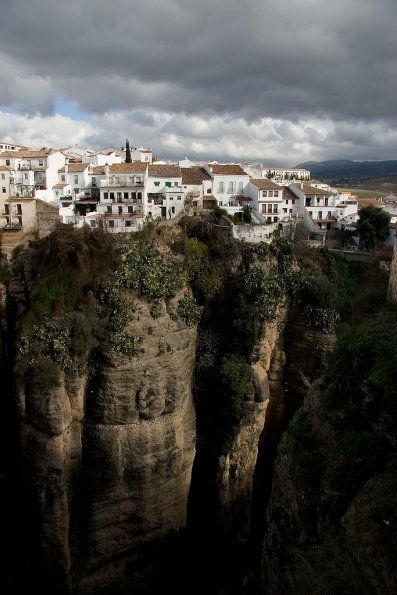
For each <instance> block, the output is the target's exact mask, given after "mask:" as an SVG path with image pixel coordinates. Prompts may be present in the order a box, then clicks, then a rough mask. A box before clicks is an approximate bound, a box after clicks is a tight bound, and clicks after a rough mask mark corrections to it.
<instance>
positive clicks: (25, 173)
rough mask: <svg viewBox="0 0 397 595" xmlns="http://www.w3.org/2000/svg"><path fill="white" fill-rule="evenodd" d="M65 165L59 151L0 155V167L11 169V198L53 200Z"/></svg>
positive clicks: (20, 152) (63, 157)
mask: <svg viewBox="0 0 397 595" xmlns="http://www.w3.org/2000/svg"><path fill="white" fill-rule="evenodd" d="M64 163H65V156H64V155H63V154H62V153H60V152H59V151H48V150H44V149H43V150H41V151H16V152H12V153H11V152H7V151H5V152H4V153H0V166H6V167H9V168H10V172H11V173H10V191H9V193H10V196H16V197H21V196H26V197H32V196H35V197H36V198H40V199H42V200H45V201H47V202H51V201H52V200H53V198H54V197H53V186H54V185H55V184H56V183H57V182H58V170H59V168H60V167H62V165H64Z"/></svg>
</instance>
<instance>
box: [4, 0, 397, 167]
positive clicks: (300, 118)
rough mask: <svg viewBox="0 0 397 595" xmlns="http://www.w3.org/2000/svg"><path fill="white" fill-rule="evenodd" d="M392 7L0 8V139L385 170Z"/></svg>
mask: <svg viewBox="0 0 397 595" xmlns="http://www.w3.org/2000/svg"><path fill="white" fill-rule="evenodd" d="M396 97H397V2H396V0H277V1H274V0H272V1H269V0H106V1H105V0H67V1H66V0H62V1H61V0H0V139H1V140H12V141H14V142H16V143H21V144H28V145H32V146H34V147H42V146H46V147H53V148H54V147H59V146H70V145H72V146H73V145H83V146H90V147H94V148H98V149H99V148H103V147H106V146H108V145H115V146H121V145H123V144H124V143H125V139H126V138H128V139H129V140H130V144H131V145H135V146H141V145H142V146H150V147H152V148H153V152H154V154H155V155H156V156H157V157H159V158H165V159H182V158H184V157H185V156H188V157H189V158H191V159H192V160H205V159H215V160H226V161H251V160H255V161H261V162H263V163H266V164H268V165H274V166H277V165H285V166H288V165H291V166H292V165H294V164H297V163H300V162H303V161H307V160H319V161H321V160H325V159H355V160H364V159H395V158H397V154H396V147H397V103H396Z"/></svg>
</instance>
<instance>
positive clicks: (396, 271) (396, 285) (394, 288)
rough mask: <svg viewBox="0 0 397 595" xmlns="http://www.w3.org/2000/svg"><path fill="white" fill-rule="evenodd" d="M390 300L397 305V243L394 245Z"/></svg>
mask: <svg viewBox="0 0 397 595" xmlns="http://www.w3.org/2000/svg"><path fill="white" fill-rule="evenodd" d="M389 300H390V301H391V302H392V303H393V304H397V242H396V243H395V244H394V252H393V259H392V261H391V265H390V280H389Z"/></svg>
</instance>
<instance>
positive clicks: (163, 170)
mask: <svg viewBox="0 0 397 595" xmlns="http://www.w3.org/2000/svg"><path fill="white" fill-rule="evenodd" d="M149 176H150V177H151V178H181V177H182V170H181V168H180V167H179V165H168V164H156V163H153V164H150V165H149Z"/></svg>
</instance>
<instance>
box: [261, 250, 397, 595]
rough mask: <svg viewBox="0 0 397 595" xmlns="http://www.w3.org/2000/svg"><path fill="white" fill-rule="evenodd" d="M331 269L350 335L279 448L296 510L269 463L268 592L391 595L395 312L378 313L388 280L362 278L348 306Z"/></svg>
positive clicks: (396, 564)
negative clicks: (271, 479) (271, 474)
mask: <svg viewBox="0 0 397 595" xmlns="http://www.w3.org/2000/svg"><path fill="white" fill-rule="evenodd" d="M333 266H335V263H333ZM336 266H337V273H338V275H340V276H341V277H342V283H340V285H339V287H340V294H339V298H338V299H339V301H340V303H341V312H347V311H348V310H349V309H350V316H349V319H348V322H349V325H348V327H346V328H347V330H346V328H345V332H343V333H342V334H341V336H340V338H339V341H338V345H337V348H336V351H335V353H334V355H333V356H332V359H331V361H330V364H329V367H328V370H327V372H326V375H325V377H324V378H323V380H322V381H321V383H319V384H318V385H317V386H316V387H314V388H313V389H312V392H311V394H309V396H308V398H307V400H306V402H305V403H304V405H303V407H302V409H301V410H300V411H298V413H297V414H296V416H295V418H294V420H293V422H292V424H291V426H290V429H289V431H288V433H287V435H286V436H285V438H284V440H283V443H282V446H281V453H280V456H282V457H283V460H284V461H288V463H287V465H288V469H289V471H288V469H287V468H286V469H285V472H286V473H291V483H292V485H291V486H290V491H289V493H290V494H291V493H294V494H295V497H296V502H294V503H292V502H291V501H289V500H288V497H286V496H281V498H280V497H279V495H277V494H278V493H279V490H280V489H281V490H282V489H283V488H282V486H281V485H279V482H280V478H281V474H282V473H283V472H282V471H281V467H280V465H281V459H280V460H279V461H276V479H275V485H274V490H273V501H272V502H271V506H270V511H269V517H268V522H269V527H270V528H272V527H273V526H274V525H273V523H274V522H275V516H277V519H278V521H277V522H278V524H279V529H276V528H275V527H274V529H273V528H272V529H271V532H270V533H269V535H268V538H267V554H268V556H269V562H268V564H270V565H272V569H273V570H270V576H271V577H272V578H271V579H270V589H271V590H272V589H275V590H277V589H280V588H281V585H283V588H288V589H289V590H290V591H291V592H294V593H295V592H296V593H313V594H318V595H320V594H323V593H330V594H335V595H336V593H341V592H347V593H357V594H358V593H363V592H366V593H379V592H384V593H390V594H391V593H395V592H396V589H397V576H396V572H395V570H396V568H397V558H396V551H397V547H396V546H397V541H396V533H395V530H394V528H395V523H396V519H397V498H396V477H397V467H396V455H397V452H396V430H395V419H396V416H397V405H396V404H397V312H396V310H395V309H393V308H392V307H391V306H387V305H386V303H385V296H386V280H387V277H386V275H384V274H382V272H381V271H380V270H379V269H378V270H376V271H375V270H372V271H371V270H366V271H365V272H364V271H361V277H362V278H364V279H367V281H368V279H372V282H373V285H371V286H368V285H367V284H363V285H360V283H359V279H358V278H356V279H355V280H354V282H352V286H354V288H355V290H357V288H358V290H357V291H356V295H355V296H353V295H352V294H351V288H349V287H348V284H347V280H346V279H345V272H346V271H345V266H346V265H345V263H343V262H340V261H337V262H336ZM374 281H376V282H375V283H374ZM380 296H382V297H381V298H380ZM371 297H372V299H371ZM349 298H350V304H349ZM291 490H292V492H291ZM277 500H278V502H277ZM297 503H298V504H297ZM281 519H282V520H281ZM287 525H289V527H290V529H289V531H288V532H285V528H284V527H285V526H287ZM277 533H278V537H277V539H276V538H275V535H276V534H277ZM281 544H282V549H283V552H282V553H281V552H280V551H279V550H278V547H280V546H281ZM272 548H274V552H275V553H274V554H272V553H271V549H272ZM277 552H279V553H277ZM277 558H278V559H277ZM281 559H282V560H283V562H281V564H282V569H281V567H279V566H278V565H279V564H280V561H281ZM285 560H288V562H285ZM285 564H286V566H285ZM286 577H289V578H288V583H285V580H286Z"/></svg>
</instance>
